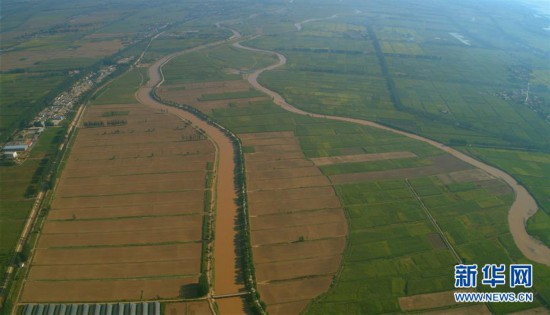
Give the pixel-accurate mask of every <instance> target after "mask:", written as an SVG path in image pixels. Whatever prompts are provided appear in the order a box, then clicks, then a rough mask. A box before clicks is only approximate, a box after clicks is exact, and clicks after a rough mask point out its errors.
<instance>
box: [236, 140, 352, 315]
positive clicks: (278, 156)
mask: <svg viewBox="0 0 550 315" xmlns="http://www.w3.org/2000/svg"><path fill="white" fill-rule="evenodd" d="M239 137H240V138H241V139H242V141H243V145H244V146H245V147H251V148H253V149H251V150H249V153H245V162H246V169H247V184H248V201H249V209H250V216H251V219H250V220H251V221H250V222H251V224H250V226H251V242H252V247H253V254H254V262H255V264H256V265H255V266H256V277H257V280H258V283H259V285H258V289H259V290H260V294H261V296H262V300H263V301H265V302H266V303H267V305H268V309H269V311H270V312H273V313H277V312H279V311H280V312H283V313H299V312H301V311H302V310H303V309H304V308H305V306H306V305H307V304H308V303H309V301H311V300H312V299H313V298H315V297H316V296H318V295H319V294H321V293H322V292H325V291H326V290H328V288H329V285H330V283H331V281H332V277H333V275H334V274H335V273H336V271H337V270H338V267H339V266H340V262H341V259H342V254H343V251H344V248H345V243H346V241H345V238H346V235H347V229H348V227H347V224H346V219H345V216H344V212H343V209H342V207H341V204H340V201H339V200H338V197H337V196H336V193H335V192H334V189H333V188H332V186H331V183H330V181H329V180H328V178H327V177H326V176H324V175H323V174H322V173H321V171H320V170H319V168H318V167H317V166H315V164H314V163H312V162H311V161H310V160H308V159H307V158H306V157H305V156H304V153H303V152H302V149H301V147H300V143H299V141H298V139H297V138H296V137H295V136H294V134H293V133H292V132H265V133H254V134H241V135H239ZM245 152H247V151H245ZM290 292H292V294H290ZM295 292H300V294H295Z"/></svg>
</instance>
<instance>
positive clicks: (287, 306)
mask: <svg viewBox="0 0 550 315" xmlns="http://www.w3.org/2000/svg"><path fill="white" fill-rule="evenodd" d="M308 304H309V301H307V300H302V301H298V302H289V303H280V304H273V305H270V306H269V307H268V310H269V314H299V313H300V311H301V310H303V309H305V308H306V306H307V305H308Z"/></svg>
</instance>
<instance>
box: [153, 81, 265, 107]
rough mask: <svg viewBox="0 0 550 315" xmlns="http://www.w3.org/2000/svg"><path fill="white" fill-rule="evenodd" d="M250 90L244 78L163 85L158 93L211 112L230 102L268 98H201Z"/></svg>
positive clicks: (247, 102) (239, 103)
mask: <svg viewBox="0 0 550 315" xmlns="http://www.w3.org/2000/svg"><path fill="white" fill-rule="evenodd" d="M249 90H250V86H249V85H248V83H246V82H245V81H242V80H229V81H213V82H201V83H186V84H176V85H169V86H162V87H161V88H159V89H158V91H157V93H158V94H159V95H160V96H161V97H162V98H163V99H166V100H171V101H175V102H178V103H181V104H193V105H194V106H195V107H197V108H199V109H200V110H201V111H203V112H207V113H208V112H210V111H211V110H212V109H216V108H226V107H228V104H229V103H232V105H231V106H236V107H241V106H246V105H249V103H251V102H257V101H262V100H265V99H267V96H260V97H249V98H235V99H231V98H228V99H222V100H212V101H205V100H201V99H202V97H203V95H208V94H220V93H228V92H246V91H249Z"/></svg>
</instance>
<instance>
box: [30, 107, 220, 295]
mask: <svg viewBox="0 0 550 315" xmlns="http://www.w3.org/2000/svg"><path fill="white" fill-rule="evenodd" d="M105 113H108V114H105ZM113 113H114V114H113ZM117 113H123V114H120V115H118V114H117ZM113 119H120V120H121V121H123V122H120V121H119V122H117V123H120V124H119V125H116V126H115V125H107V123H106V122H107V121H110V120H113ZM83 122H84V125H83V126H82V127H81V128H80V129H79V133H78V135H77V137H76V140H75V143H74V146H73V149H72V151H71V154H70V156H69V158H68V160H67V161H66V166H65V168H64V170H63V173H62V174H61V177H60V180H59V182H58V185H57V189H56V194H55V196H54V198H53V201H52V208H51V210H50V211H49V213H48V217H47V219H46V221H45V223H44V225H43V228H42V233H41V236H40V239H39V241H38V244H37V248H36V252H35V255H34V259H33V261H32V263H31V267H30V273H29V277H28V279H27V282H26V283H25V287H24V289H23V294H22V301H23V302H53V301H55V302H88V301H94V302H96V301H117V300H139V299H156V298H177V297H179V296H180V295H181V290H182V289H183V288H186V289H185V290H191V291H194V290H196V287H195V285H196V283H197V281H198V277H199V274H200V266H201V251H202V224H203V218H204V200H203V198H204V195H205V189H207V188H206V176H207V174H208V172H209V171H208V169H207V164H208V163H213V162H214V154H215V148H214V147H213V146H212V144H211V143H210V141H208V140H207V139H206V137H205V136H204V135H203V134H202V133H201V132H199V131H197V130H195V129H194V128H193V127H192V126H190V125H189V124H188V123H187V122H185V121H182V120H181V119H179V118H178V117H176V116H173V115H170V114H167V113H166V112H163V111H159V110H152V109H148V108H146V107H144V106H141V105H102V106H91V107H89V108H88V109H87V112H86V114H85V117H84V118H83ZM86 122H88V124H86ZM100 122H104V123H103V125H102V124H101V123H100ZM92 123H93V125H94V126H93V127H90V124H92ZM96 125H97V126H96Z"/></svg>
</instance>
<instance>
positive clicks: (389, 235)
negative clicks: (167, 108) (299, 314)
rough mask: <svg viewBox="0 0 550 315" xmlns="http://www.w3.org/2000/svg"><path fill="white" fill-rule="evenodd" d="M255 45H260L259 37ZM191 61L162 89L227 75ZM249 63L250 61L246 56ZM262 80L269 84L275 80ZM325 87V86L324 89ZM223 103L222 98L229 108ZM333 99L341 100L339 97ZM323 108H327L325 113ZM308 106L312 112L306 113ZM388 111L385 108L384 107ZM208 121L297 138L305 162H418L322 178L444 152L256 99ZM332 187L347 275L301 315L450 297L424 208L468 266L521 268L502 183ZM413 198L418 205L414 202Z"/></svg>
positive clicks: (449, 260) (448, 272) (447, 258)
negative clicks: (188, 78)
mask: <svg viewBox="0 0 550 315" xmlns="http://www.w3.org/2000/svg"><path fill="white" fill-rule="evenodd" d="M255 41H257V42H261V38H259V39H256V40H255ZM296 54H297V55H301V54H302V52H299V53H294V52H292V53H289V55H290V56H293V55H296ZM187 56H188V57H189V55H187ZM191 57H192V58H187V59H186V58H184V57H183V56H182V57H181V58H180V59H179V60H177V61H176V62H175V63H174V64H171V63H169V64H168V65H167V66H166V68H168V69H172V70H170V71H172V72H170V73H167V74H166V80H167V82H174V83H176V82H178V81H174V80H173V78H178V76H179V75H180V74H183V73H195V71H197V69H199V68H202V67H203V65H202V63H204V64H208V65H210V68H209V72H210V71H211V73H212V76H209V80H210V81H217V80H222V79H225V78H226V77H225V74H224V72H223V69H224V68H226V67H227V66H228V65H227V64H223V63H217V62H215V61H213V60H211V61H209V58H210V59H213V58H212V57H211V55H209V54H208V53H207V52H203V53H202V54H201V53H196V54H194V55H193V56H191ZM304 59H307V58H304ZM197 60H201V64H197V63H196V61H197ZM249 62H252V59H250V58H249ZM309 62H311V61H309ZM172 65H177V66H174V67H173V66H172ZM332 66H334V65H332ZM324 67H328V66H327V65H322V66H320V68H321V69H323V68H324ZM287 68H288V67H287ZM182 69H185V70H182ZM283 72H285V73H286V75H285V74H283ZM216 73H218V76H216V75H215V74H216ZM272 73H275V74H272ZM272 73H269V72H268V73H266V74H264V75H263V76H266V77H268V76H271V78H270V79H273V78H276V77H278V78H280V80H281V83H280V84H281V85H283V84H284V85H285V89H288V90H292V91H301V92H302V93H303V94H308V95H310V99H309V100H311V99H313V96H311V89H314V88H315V84H314V83H310V84H309V85H308V88H307V89H300V87H296V86H295V85H294V83H296V82H297V81H291V83H288V82H287V83H286V84H285V82H284V78H287V80H288V78H290V77H291V76H290V77H289V73H291V72H290V71H287V70H280V71H279V70H275V71H273V72H272ZM304 73H305V72H299V71H296V72H294V73H292V74H293V75H297V76H298V77H300V75H304ZM325 76H326V77H327V78H328V79H327V80H330V78H334V77H337V76H341V77H342V78H343V77H347V78H348V80H349V78H350V77H353V75H343V74H333V73H331V71H322V72H320V74H316V78H317V80H318V81H315V83H319V82H324V81H323V80H324V78H325ZM193 77H194V78H195V80H197V81H200V82H204V81H205V80H207V78H204V77H202V76H200V75H197V76H193ZM232 79H235V80H236V79H237V78H232ZM170 80H173V81H170ZM319 80H321V81H319ZM263 82H264V83H266V84H268V86H269V82H272V81H269V80H264V81H263ZM303 82H304V84H307V83H308V80H306V79H304V80H303ZM348 82H353V80H349V81H348ZM354 83H355V82H354ZM338 84H341V83H338ZM329 85H330V81H329V82H328V83H327V86H329ZM382 87H384V85H383V84H382ZM359 90H360V89H359V88H357V91H359ZM332 91H333V93H337V92H338V91H340V85H336V86H334V87H333V89H332ZM328 94H329V93H327V95H328ZM292 95H293V97H289V98H288V100H289V101H290V102H291V103H293V104H296V105H298V106H299V105H301V104H308V106H311V103H308V102H307V101H306V99H305V98H301V97H302V96H296V95H295V94H292ZM220 98H221V96H220ZM229 98H230V97H229V95H227V99H228V100H227V102H228V103H229V102H230V100H229ZM217 99H219V98H217ZM334 99H335V100H341V99H342V98H341V97H338V96H336V97H334ZM342 107H345V105H342ZM319 108H325V109H326V106H319ZM308 109H310V110H312V109H311V108H310V107H308ZM388 112H391V109H389V108H388ZM331 113H333V112H331ZM408 115H410V114H408V113H404V114H403V117H407V116H408ZM212 116H213V117H214V118H215V119H217V120H218V121H219V122H220V123H221V124H222V125H223V126H225V127H227V128H229V129H230V130H232V131H234V132H236V133H257V132H268V131H293V132H294V134H295V135H296V136H297V137H298V138H299V140H300V145H301V148H302V151H303V152H304V154H305V156H306V157H308V158H317V157H328V156H339V155H346V154H362V153H381V152H393V151H410V152H413V153H414V154H416V155H417V157H415V158H405V159H395V160H383V161H371V162H357V163H345V164H333V165H327V166H322V167H320V169H321V170H322V172H323V173H324V174H325V175H327V176H333V175H345V174H354V173H364V172H367V173H368V172H377V171H386V170H396V169H404V168H413V169H414V168H422V167H427V166H433V165H434V158H438V157H441V156H443V155H444V154H443V152H441V151H439V150H437V149H435V148H433V147H432V146H429V145H427V144H424V143H419V142H417V141H414V140H411V139H408V138H404V137H402V136H398V135H395V134H391V133H388V132H385V131H380V130H377V129H373V128H370V127H362V126H358V125H353V124H349V123H340V122H330V121H326V120H323V119H314V118H311V117H304V116H298V115H294V114H290V113H288V112H286V111H284V110H282V109H281V108H279V107H277V106H274V105H273V104H272V103H271V102H270V101H259V102H253V103H250V104H249V106H244V107H233V106H228V107H227V108H223V109H214V110H213V112H212ZM404 119H405V118H404ZM244 149H245V151H246V152H254V148H253V147H252V148H250V147H245V148H244ZM525 156H526V157H531V159H534V160H536V161H539V162H544V161H545V158H543V157H534V156H535V155H533V156H531V155H528V154H526V155H525ZM533 167H534V166H533ZM251 176H253V174H252V175H251ZM335 189H336V191H337V194H338V196H339V197H340V200H341V201H342V204H343V205H344V207H345V210H346V212H347V216H348V224H349V227H350V232H349V236H348V248H347V250H346V252H345V255H344V263H343V269H342V271H341V273H340V274H339V276H338V277H337V279H336V280H335V282H334V284H333V287H332V288H331V290H330V291H329V292H328V293H326V294H325V295H322V296H321V297H320V298H318V299H317V300H315V301H314V302H313V303H312V304H311V305H310V306H309V308H308V309H307V313H312V314H320V313H342V312H345V313H392V312H400V311H401V308H400V306H399V303H398V299H399V297H404V296H411V295H417V294H424V293H431V292H440V291H449V290H453V289H454V286H453V284H454V283H453V278H452V277H453V270H454V265H455V264H457V260H456V258H455V257H454V256H453V254H452V252H451V251H450V250H449V249H448V248H447V247H446V246H445V244H439V243H437V242H433V241H432V239H433V238H434V235H438V232H437V230H436V229H435V228H434V226H433V225H432V223H431V222H430V220H429V219H428V217H427V215H426V212H425V210H424V209H423V207H422V205H425V207H426V209H427V210H428V211H429V212H430V213H431V215H432V216H433V217H434V219H435V220H436V222H437V223H438V225H439V226H440V228H441V229H442V230H443V231H444V235H445V237H446V238H447V239H448V240H449V242H450V244H451V245H452V246H453V247H454V248H455V250H456V251H457V253H458V255H459V257H460V258H461V259H462V260H463V261H464V262H465V263H477V264H479V265H482V264H485V263H492V262H494V261H498V262H502V263H506V264H509V263H520V262H526V260H525V258H524V257H523V255H522V254H521V253H520V252H519V250H518V249H517V248H516V246H515V244H514V241H513V238H512V236H511V234H510V232H509V230H508V223H507V212H508V209H509V207H510V205H511V203H512V201H513V194H512V192H511V190H510V189H509V188H508V187H507V186H506V185H505V184H504V183H503V182H501V181H498V180H489V181H486V180H474V179H470V180H465V181H458V182H448V183H445V182H444V181H443V180H442V178H440V177H439V176H420V177H415V178H411V179H409V180H408V181H407V180H405V178H404V177H402V178H396V179H386V180H366V181H361V182H358V183H352V184H344V185H336V186H335ZM412 190H414V193H413V191H412ZM415 194H417V195H418V196H419V198H420V200H421V202H420V201H419V200H417V199H416V197H415ZM548 224H550V220H548V218H547V217H542V216H540V215H537V216H536V217H535V219H533V220H532V222H530V225H529V226H530V230H532V231H533V233H534V234H537V233H538V234H537V235H544V232H547V231H548V230H547V229H548V226H549V225H548ZM535 268H536V270H535V274H536V276H535V277H536V279H535V283H536V285H535V287H534V290H535V291H536V292H538V293H539V295H540V297H541V298H542V299H546V300H547V299H549V298H550V291H549V290H548V288H549V285H550V277H549V275H550V273H549V271H548V268H547V267H542V266H539V265H536V267H535ZM482 290H487V288H483V289H482ZM541 303H543V302H541V300H537V301H535V302H534V303H529V304H505V303H503V304H498V303H492V304H490V309H491V310H492V311H493V312H496V313H508V312H513V311H519V310H522V309H531V308H534V307H538V306H540V305H542V304H541ZM268 310H269V306H268Z"/></svg>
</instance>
